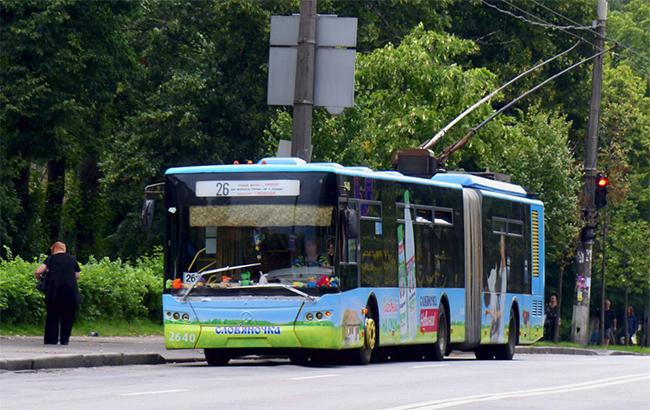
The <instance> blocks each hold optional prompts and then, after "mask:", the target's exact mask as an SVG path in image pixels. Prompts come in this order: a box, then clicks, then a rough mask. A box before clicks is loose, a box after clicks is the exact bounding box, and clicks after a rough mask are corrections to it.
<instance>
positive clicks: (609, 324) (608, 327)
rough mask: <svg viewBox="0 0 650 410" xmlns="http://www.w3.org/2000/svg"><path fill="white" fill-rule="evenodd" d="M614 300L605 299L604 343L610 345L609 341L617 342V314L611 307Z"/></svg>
mask: <svg viewBox="0 0 650 410" xmlns="http://www.w3.org/2000/svg"><path fill="white" fill-rule="evenodd" d="M611 306H612V302H611V301H610V300H609V299H605V322H604V325H605V326H603V327H604V329H605V332H604V333H605V334H604V336H603V337H604V338H605V340H604V344H605V346H609V342H610V341H611V342H612V344H613V343H615V340H616V339H614V332H615V331H616V314H615V313H614V311H613V310H612V309H611Z"/></svg>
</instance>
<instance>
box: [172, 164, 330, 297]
mask: <svg viewBox="0 0 650 410" xmlns="http://www.w3.org/2000/svg"><path fill="white" fill-rule="evenodd" d="M334 181H335V179H334V177H333V175H329V174H315V173H301V174H297V175H296V174H290V175H289V174H280V173H278V174H275V173H274V174H269V173H264V174H246V173H244V174H188V175H171V176H169V177H168V184H169V185H168V191H167V192H170V188H171V192H173V194H172V195H169V196H168V199H167V208H168V209H167V213H168V221H169V224H168V239H169V241H168V243H169V249H167V252H168V255H171V256H173V257H172V258H168V259H172V260H173V261H172V262H171V263H168V266H167V267H166V268H167V269H166V271H167V279H168V282H169V281H172V283H173V281H175V282H176V283H175V284H174V283H173V285H172V286H171V288H172V291H173V292H174V291H176V293H178V294H183V293H184V291H185V290H187V289H188V288H189V287H190V286H191V287H192V294H193V295H227V294H232V293H233V292H228V290H238V291H241V290H244V288H246V287H254V286H257V285H260V284H269V285H271V284H281V285H287V286H291V287H294V288H300V289H301V290H304V291H309V293H312V294H313V293H321V292H322V291H334V290H335V289H336V288H337V283H336V280H335V275H334V269H333V266H334V249H335V243H334V242H335V231H334V226H335V218H334V209H335V204H336V189H335V188H336V185H335V183H334ZM253 264H256V265H254V266H248V267H247V268H242V269H234V270H228V271H220V272H217V273H215V274H211V273H210V272H211V271H213V270H217V269H220V268H224V267H229V266H239V265H253ZM203 272H205V273H206V274H203ZM195 282H196V283H195ZM174 285H175V286H174Z"/></svg>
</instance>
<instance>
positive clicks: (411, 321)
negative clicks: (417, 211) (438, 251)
mask: <svg viewBox="0 0 650 410" xmlns="http://www.w3.org/2000/svg"><path fill="white" fill-rule="evenodd" d="M397 255H398V283H399V318H400V339H401V340H402V341H407V340H413V339H415V336H416V334H417V328H418V317H417V298H416V294H415V289H416V281H415V241H414V239H413V219H412V217H411V210H410V209H409V192H408V191H406V192H404V225H403V226H402V225H399V226H398V227H397Z"/></svg>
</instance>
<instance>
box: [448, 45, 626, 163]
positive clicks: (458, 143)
mask: <svg viewBox="0 0 650 410" xmlns="http://www.w3.org/2000/svg"><path fill="white" fill-rule="evenodd" d="M614 47H616V46H614ZM614 47H610V48H607V49H605V50H602V51H600V52H598V53H596V54H594V55H592V56H590V57H587V58H584V59H582V60H580V61H578V62H577V63H575V64H572V65H571V66H569V67H567V68H565V69H564V70H562V71H559V72H557V73H555V74H553V75H552V76H551V77H549V78H547V79H546V80H544V81H542V82H541V83H539V84H537V85H536V86H535V87H533V88H531V89H530V90H528V91H526V92H524V93H523V94H521V95H519V96H518V97H517V98H515V99H513V100H512V101H510V102H509V103H508V104H506V105H504V106H503V107H501V108H500V109H499V110H498V111H496V112H494V113H493V114H491V115H490V116H489V117H488V118H486V119H485V120H483V121H482V122H481V123H480V124H478V125H477V126H475V127H473V128H471V129H470V130H469V131H468V132H467V134H465V135H464V136H463V138H461V139H460V140H458V141H456V142H454V143H453V144H451V145H449V146H447V147H446V148H445V149H444V150H443V151H442V153H441V154H440V155H439V156H437V157H436V160H437V161H438V163H445V162H446V161H447V159H448V158H449V156H450V155H451V154H453V153H454V152H456V151H457V150H459V149H460V148H462V147H463V146H465V144H467V142H468V141H469V140H470V139H471V138H472V137H473V136H474V135H475V134H476V133H477V132H478V130H480V129H481V128H483V126H485V124H487V123H488V122H490V121H491V120H492V119H493V118H494V117H496V116H497V115H499V114H501V113H502V112H504V111H505V110H507V109H509V108H510V107H511V106H512V105H514V104H515V103H517V102H518V101H519V100H521V99H522V98H524V97H526V96H528V95H529V94H531V93H533V92H535V91H537V90H538V89H539V88H541V87H543V86H544V85H546V84H547V83H549V82H550V81H552V80H554V79H556V78H557V77H559V76H561V75H563V74H564V73H566V72H568V71H570V70H573V69H574V68H576V67H577V66H579V65H582V64H584V63H586V62H588V61H591V60H593V59H594V58H596V57H598V56H601V55H603V54H605V53H608V52H609V51H611V50H612V49H613V48H614Z"/></svg>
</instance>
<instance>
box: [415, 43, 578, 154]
mask: <svg viewBox="0 0 650 410" xmlns="http://www.w3.org/2000/svg"><path fill="white" fill-rule="evenodd" d="M578 44H580V41H578V42H576V43H575V44H574V45H573V46H571V47H569V48H568V49H566V50H564V51H563V52H561V53H560V54H556V55H554V56H553V57H551V58H549V59H548V60H545V61H542V62H541V63H539V64H537V65H535V66H533V67H532V68H529V69H528V70H526V71H524V72H523V73H521V74H519V75H518V76H516V77H514V78H513V79H511V80H510V81H508V82H507V83H505V84H503V85H502V86H501V87H499V88H497V89H496V90H494V91H492V92H491V93H489V94H488V95H486V96H485V97H483V98H481V99H480V100H478V101H477V102H476V103H474V104H473V105H472V106H470V107H469V108H467V109H465V111H463V112H462V113H460V115H458V116H457V117H456V118H454V119H453V120H452V121H451V122H450V123H449V124H447V125H446V126H445V127H444V128H442V129H441V130H440V131H438V133H437V134H436V135H434V136H433V137H432V138H431V139H429V140H428V141H426V142H423V143H422V144H420V148H423V149H428V148H430V147H432V146H433V145H434V144H435V143H436V142H438V141H439V140H440V139H441V138H442V137H444V136H445V134H446V133H447V131H449V129H450V128H451V127H453V126H454V125H456V124H457V123H458V121H460V120H462V119H463V118H465V117H466V116H467V115H468V114H469V113H471V112H472V111H474V110H475V109H476V108H478V107H479V106H481V105H482V104H483V103H484V102H486V101H488V100H489V99H490V98H492V97H494V96H495V95H496V94H497V93H498V92H500V91H501V90H503V89H504V88H506V87H507V86H509V85H510V84H512V83H514V82H515V81H517V80H519V79H520V78H522V77H524V76H525V75H527V74H529V73H530V72H532V71H534V70H536V69H538V68H540V67H542V66H544V65H546V64H548V63H550V62H551V61H553V60H555V59H557V58H559V57H561V56H563V55H565V54H567V53H569V52H571V51H573V50H574V49H575V48H576V47H578Z"/></svg>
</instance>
